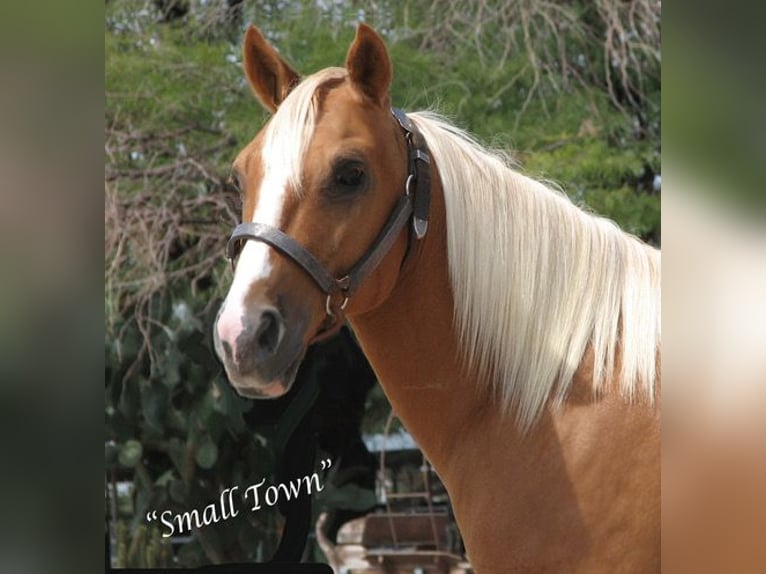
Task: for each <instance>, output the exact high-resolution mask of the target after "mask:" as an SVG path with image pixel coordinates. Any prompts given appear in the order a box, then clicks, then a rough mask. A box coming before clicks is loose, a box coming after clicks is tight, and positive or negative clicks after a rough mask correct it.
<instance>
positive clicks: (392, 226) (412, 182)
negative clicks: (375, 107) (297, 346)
mask: <svg viewBox="0 0 766 574" xmlns="http://www.w3.org/2000/svg"><path fill="white" fill-rule="evenodd" d="M391 112H392V113H393V115H394V117H395V118H396V121H397V122H398V123H399V125H400V126H401V128H402V131H403V132H404V138H405V140H406V142H407V166H408V174H407V180H406V183H405V185H404V195H402V196H401V197H400V198H399V201H398V202H397V203H396V206H395V207H394V209H393V211H392V212H391V215H390V216H389V217H388V221H386V224H385V225H384V226H383V229H382V230H381V232H380V233H379V234H378V236H377V238H376V239H375V241H374V242H373V243H372V245H371V246H370V248H369V249H368V250H367V251H366V252H365V254H364V255H362V257H361V258H360V259H359V261H357V262H356V264H355V265H354V266H353V267H352V268H351V269H350V270H349V271H348V273H346V274H345V275H344V276H343V277H341V278H336V277H335V276H334V275H332V274H331V273H330V272H329V271H327V269H326V268H325V266H324V265H322V263H321V262H320V261H319V260H318V259H317V258H316V257H314V255H313V254H312V253H311V252H310V251H309V250H308V249H306V248H305V247H303V246H302V245H301V244H300V243H298V242H297V241H295V239H293V238H292V237H290V236H289V235H287V234H286V233H284V232H283V231H281V230H279V229H277V228H276V227H272V226H271V225H266V224H264V223H257V222H250V223H241V224H239V225H237V227H235V228H234V232H233V233H232V234H231V237H230V238H229V243H228V245H227V248H226V255H227V258H228V259H229V260H230V261H231V264H232V268H234V265H235V261H236V258H237V256H238V255H239V252H240V251H241V250H242V246H243V245H244V242H245V241H247V240H250V239H253V240H255V241H261V242H263V243H266V244H267V245H270V246H271V247H273V248H274V249H276V250H278V251H279V252H281V253H283V254H285V255H287V256H288V257H290V259H292V260H293V261H294V262H295V263H297V264H298V266H299V267H301V268H302V269H303V270H304V271H305V272H306V273H308V274H309V276H310V277H311V278H312V279H313V280H314V282H315V283H316V284H317V286H318V287H319V289H321V290H322V292H323V293H324V294H325V295H327V299H326V301H325V311H326V312H327V317H326V318H325V323H324V324H323V325H322V328H321V329H320V331H319V334H318V335H317V336H316V337H315V339H314V340H315V341H318V340H323V339H326V338H328V337H329V336H331V335H333V334H334V333H335V332H336V331H337V330H338V329H339V328H340V327H341V325H342V324H343V320H342V319H343V310H344V309H345V308H346V305H347V304H348V300H349V298H350V297H351V296H352V295H353V294H354V293H355V292H356V290H357V289H358V288H359V286H360V285H361V283H362V282H363V281H364V280H365V279H366V278H367V277H368V276H369V275H370V273H372V272H373V271H374V270H375V268H376V267H377V266H378V265H379V264H380V262H381V261H382V260H383V258H384V257H385V256H386V254H387V253H388V252H389V250H390V249H391V247H392V246H393V244H394V242H395V241H396V239H397V237H398V236H399V233H400V232H401V230H402V229H403V228H404V226H405V225H407V222H408V221H409V219H410V216H412V231H413V232H414V233H415V237H417V238H418V239H422V238H423V237H424V236H425V234H426V231H428V211H429V206H430V203H431V171H430V166H431V159H430V155H429V153H428V147H427V145H426V141H425V138H424V137H423V134H421V133H420V130H419V129H418V128H417V126H416V125H415V124H414V123H413V122H412V120H410V118H408V117H407V115H406V114H405V113H404V112H403V111H402V110H400V109H398V108H392V110H391ZM338 295H340V297H339V298H340V300H341V303H340V305H334V304H333V299H334V298H336V296H338Z"/></svg>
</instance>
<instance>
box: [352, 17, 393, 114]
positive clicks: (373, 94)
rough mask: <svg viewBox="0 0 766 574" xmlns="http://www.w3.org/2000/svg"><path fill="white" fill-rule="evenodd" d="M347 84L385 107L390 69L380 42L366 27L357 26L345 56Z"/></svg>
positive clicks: (387, 101)
mask: <svg viewBox="0 0 766 574" xmlns="http://www.w3.org/2000/svg"><path fill="white" fill-rule="evenodd" d="M346 69H347V70H348V74H349V77H350V78H351V82H352V83H353V84H354V85H356V86H357V87H358V88H359V89H360V90H361V91H362V92H363V93H364V94H366V95H367V96H369V97H370V98H372V99H373V100H375V101H376V102H379V103H381V104H383V105H385V106H386V107H388V105H389V101H390V96H389V93H388V92H389V89H390V88H391V78H392V77H393V68H392V66H391V59H390V58H389V57H388V50H386V45H385V44H384V43H383V39H382V38H381V37H380V36H378V34H377V32H375V30H373V29H372V28H370V27H369V26H368V25H367V24H363V23H362V24H359V27H358V28H357V29H356V37H355V38H354V42H353V43H352V44H351V47H350V48H349V49H348V55H347V56H346Z"/></svg>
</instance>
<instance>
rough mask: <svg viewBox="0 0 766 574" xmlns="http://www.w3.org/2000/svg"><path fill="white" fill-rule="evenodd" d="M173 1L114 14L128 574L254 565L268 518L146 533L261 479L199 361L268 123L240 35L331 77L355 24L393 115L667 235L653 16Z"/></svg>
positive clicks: (297, 0)
mask: <svg viewBox="0 0 766 574" xmlns="http://www.w3.org/2000/svg"><path fill="white" fill-rule="evenodd" d="M170 4H173V3H167V2H165V3H163V2H149V1H146V0H111V1H110V2H108V3H107V8H106V15H107V16H106V31H105V48H106V70H105V72H106V134H105V164H106V165H105V197H106V201H105V225H106V237H105V251H106V254H105V308H106V317H107V320H106V337H105V353H106V365H107V368H106V388H105V391H106V395H105V415H106V468H107V482H108V485H109V486H108V489H107V490H108V492H111V493H112V494H114V493H115V492H116V488H115V486H114V485H115V484H116V483H117V482H118V481H129V482H132V483H133V485H134V487H133V488H132V490H131V491H130V494H129V495H128V496H127V497H122V498H121V497H115V496H111V497H110V499H109V500H111V503H110V504H108V505H107V508H108V511H109V514H110V516H112V517H113V519H115V520H117V522H119V531H118V532H117V533H116V534H117V552H116V555H117V556H118V557H119V560H121V561H122V562H121V565H125V566H127V565H139V566H144V565H145V566H149V565H152V564H156V565H163V564H175V565H187V566H195V565H200V564H206V563H210V562H221V561H235V560H265V559H268V558H269V556H270V555H271V552H272V551H273V550H274V548H275V545H276V543H277V542H278V539H279V535H278V528H279V522H280V520H279V517H278V515H277V514H276V513H274V512H269V511H266V510H264V511H260V512H258V513H247V514H242V515H240V516H239V517H238V519H237V520H230V521H226V522H223V523H220V524H218V525H216V527H215V528H203V529H200V530H198V531H196V532H194V533H193V537H192V541H191V542H189V543H187V544H184V545H183V547H182V549H181V550H180V551H176V552H174V553H173V556H175V558H173V556H171V555H169V553H168V549H167V545H166V544H165V545H163V544H164V543H163V541H162V540H159V539H158V537H157V533H156V531H155V530H152V529H151V528H147V524H146V518H145V515H146V512H147V511H148V510H150V509H158V508H168V509H175V510H178V511H184V510H188V509H190V508H201V507H204V506H205V505H206V504H208V503H210V502H212V501H214V500H216V499H217V497H218V495H219V493H220V492H221V490H222V489H224V488H227V487H230V486H234V485H243V484H249V483H250V482H252V481H253V480H257V479H260V478H263V477H266V476H268V474H269V473H270V472H271V471H272V468H273V454H272V451H271V448H270V442H271V439H272V437H273V431H274V429H273V428H269V427H267V426H263V425H262V426H260V427H259V426H258V425H257V424H255V425H252V424H251V425H248V424H246V423H245V421H244V418H243V416H244V415H245V413H246V412H247V410H248V408H249V404H248V402H247V401H244V400H242V399H240V398H239V397H238V396H237V395H236V394H235V393H233V392H232V390H231V388H230V387H229V385H228V384H227V383H226V381H225V378H224V377H223V375H222V374H221V369H220V367H219V365H218V364H217V363H216V361H215V359H214V358H213V354H212V352H211V350H210V329H211V325H212V317H213V316H214V313H215V311H216V310H217V305H218V303H219V301H220V298H221V297H222V296H223V295H224V293H225V288H226V286H227V285H228V283H229V281H230V272H229V271H228V269H227V265H226V263H225V261H224V259H223V256H222V254H223V249H224V245H225V241H226V237H227V235H228V233H229V231H230V229H231V227H232V226H233V225H234V223H235V222H236V221H237V219H238V217H239V205H238V198H237V196H236V193H233V192H232V191H231V190H230V189H229V188H228V187H227V184H226V180H227V176H228V173H229V166H230V163H231V161H232V160H233V158H234V155H235V153H236V151H237V150H238V149H240V148H241V147H242V146H243V145H245V143H246V142H248V141H249V140H250V139H251V138H252V137H253V136H254V135H255V133H256V132H257V131H258V129H259V128H260V126H261V125H262V124H263V122H264V120H265V117H266V116H265V113H264V112H263V111H262V110H261V109H260V107H259V106H258V104H257V103H256V102H255V101H254V98H253V97H252V95H251V93H250V90H249V88H248V87H247V85H246V83H245V81H244V76H243V73H242V70H241V54H240V49H241V48H240V46H241V44H240V42H241V36H242V32H243V30H244V25H245V24H246V23H249V22H253V23H255V24H257V25H258V26H260V27H261V28H262V29H263V30H264V31H265V33H266V34H267V36H268V37H269V38H270V39H271V40H272V41H273V42H274V43H275V44H276V45H277V46H278V48H279V49H280V51H281V52H282V53H283V54H284V55H285V57H286V58H287V59H288V60H289V61H290V62H291V63H292V64H293V65H294V67H295V68H296V69H298V70H301V71H303V72H311V71H314V70H316V69H319V68H321V67H325V66H328V65H341V64H342V62H343V60H344V57H345V53H346V50H347V47H348V45H349V42H350V41H351V39H352V37H353V34H354V28H355V25H356V23H357V22H358V21H359V20H362V19H363V20H365V21H367V22H368V23H370V24H372V25H373V26H375V27H376V28H377V29H378V30H379V31H380V32H381V33H382V34H383V35H384V37H385V38H386V40H387V42H388V45H389V47H390V51H391V54H392V58H393V61H394V67H395V79H394V85H393V99H394V102H395V104H396V105H397V106H400V107H403V108H404V109H406V110H414V109H421V108H426V107H429V108H436V109H437V110H438V111H440V112H442V113H444V114H445V115H447V116H448V117H451V118H452V119H453V120H454V121H455V122H456V123H458V124H459V125H461V126H463V127H466V128H467V129H468V130H469V131H471V132H472V133H474V134H476V135H477V136H478V137H479V138H480V139H481V140H483V141H485V142H487V143H489V144H491V145H492V146H494V147H500V148H504V149H507V150H508V151H509V152H510V154H511V156H512V157H514V158H516V159H517V160H518V162H519V165H520V169H522V170H524V171H525V172H526V173H528V174H529V175H531V176H533V177H539V178H545V179H546V180H548V181H551V182H554V183H555V184H556V185H558V186H560V187H561V188H562V189H564V190H565V191H566V192H567V193H569V194H570V196H571V197H572V198H573V199H574V200H575V201H576V202H578V203H581V204H587V206H588V207H589V208H590V209H592V210H594V211H596V212H599V213H602V214H604V215H606V216H609V217H611V218H613V219H615V220H616V221H617V222H618V223H619V224H620V225H621V226H623V227H624V228H625V229H626V230H628V231H630V232H632V233H635V234H637V235H639V236H641V237H643V238H645V239H648V240H650V241H654V242H659V238H660V220H659V210H660V197H659V188H658V182H659V171H660V141H659V133H660V75H659V69H660V47H659V33H660V31H659V2H651V1H649V0H637V1H635V2H628V3H625V2H620V1H619V0H595V1H593V2H585V1H580V0H575V1H572V2H566V3H555V2H529V1H527V0H509V1H507V2H489V1H481V2H469V1H467V0H432V1H431V2H430V3H429V2H422V1H419V2H413V1H410V0H382V1H380V2H376V3H374V4H373V5H371V6H370V5H366V4H365V3H361V2H350V3H346V2H338V1H335V0H313V1H309V0H294V1H287V0H252V1H251V0H248V1H244V2H227V1H225V0H211V1H206V2H203V1H202V0H188V1H184V2H176V3H175V4H178V5H179V6H182V9H180V10H179V9H176V10H175V11H173V12H172V14H171V11H170V10H169V5H170ZM163 7H164V8H163ZM371 396H372V400H371V405H370V409H369V412H370V413H371V415H370V420H369V421H366V422H365V427H366V428H367V429H368V430H372V429H379V428H380V425H381V424H382V421H383V420H384V419H385V416H386V414H387V411H386V409H385V408H384V407H383V405H385V397H384V396H383V395H382V393H379V392H377V393H373V394H372V395H371ZM332 496H337V493H333V495H332ZM331 498H332V497H331ZM118 501H119V504H117V502H118ZM331 502H332V501H330V502H329V503H331ZM329 503H328V504H329ZM346 506H348V505H346Z"/></svg>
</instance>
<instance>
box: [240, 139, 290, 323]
mask: <svg viewBox="0 0 766 574" xmlns="http://www.w3.org/2000/svg"><path fill="white" fill-rule="evenodd" d="M269 152H271V153H269ZM275 155H276V154H275V153H274V152H273V150H267V149H265V148H264V150H263V153H262V158H263V173H264V174H265V175H264V178H263V180H262V181H261V187H260V189H259V190H258V203H257V204H256V206H255V209H254V210H253V216H252V218H251V221H254V222H258V223H265V224H267V225H271V226H272V227H277V228H278V227H279V223H280V219H281V217H282V210H283V208H284V202H285V196H286V195H287V181H288V172H287V166H286V165H285V163H284V162H283V161H279V158H278V157H277V158H275V157H274V156H275ZM275 160H276V161H275ZM272 257H274V250H273V249H272V248H271V247H269V246H268V245H267V244H265V243H263V242H261V241H253V240H250V241H246V242H245V244H244V246H243V248H242V251H241V253H240V256H239V260H238V262H237V270H236V272H235V273H234V281H232V284H231V287H230V289H229V294H228V295H227V296H226V304H225V313H226V314H227V315H228V314H230V313H233V314H234V316H235V317H237V318H241V317H242V316H243V315H244V313H245V308H246V306H245V298H246V297H247V294H248V292H249V291H250V287H251V286H252V285H253V284H254V283H255V282H256V281H261V280H263V279H268V277H269V275H270V274H271V270H272V267H273V265H272Z"/></svg>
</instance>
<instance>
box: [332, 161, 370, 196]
mask: <svg viewBox="0 0 766 574" xmlns="http://www.w3.org/2000/svg"><path fill="white" fill-rule="evenodd" d="M364 177H365V174H364V168H363V167H362V166H361V165H358V164H350V165H342V166H340V167H339V168H338V169H337V170H336V172H335V185H336V186H337V187H339V188H340V190H341V191H353V190H354V189H356V188H358V187H360V186H361V185H362V184H363V183H364Z"/></svg>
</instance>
